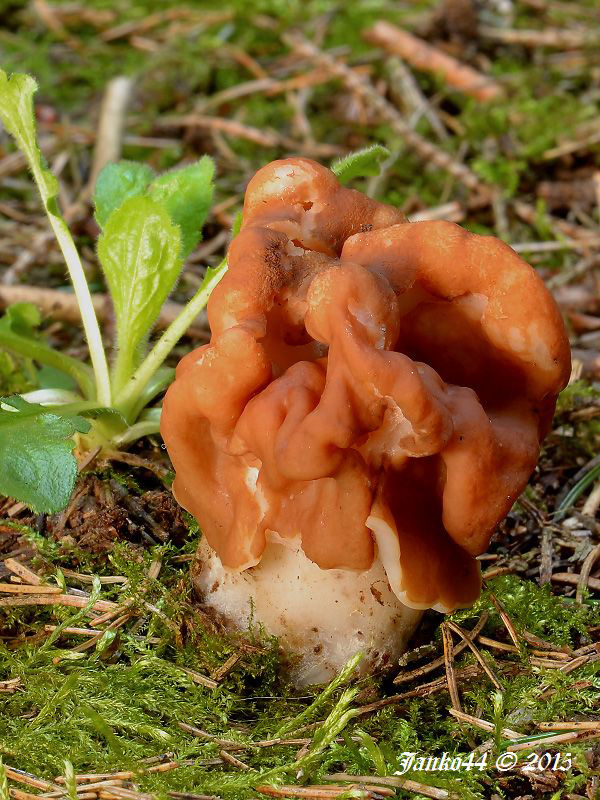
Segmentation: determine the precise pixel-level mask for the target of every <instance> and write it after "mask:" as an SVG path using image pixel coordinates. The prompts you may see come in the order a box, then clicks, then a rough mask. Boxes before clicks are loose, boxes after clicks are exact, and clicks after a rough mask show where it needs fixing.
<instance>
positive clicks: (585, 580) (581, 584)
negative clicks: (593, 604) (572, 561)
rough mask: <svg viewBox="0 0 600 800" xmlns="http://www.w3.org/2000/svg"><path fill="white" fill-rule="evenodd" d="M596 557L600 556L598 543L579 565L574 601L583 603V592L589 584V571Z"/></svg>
mask: <svg viewBox="0 0 600 800" xmlns="http://www.w3.org/2000/svg"><path fill="white" fill-rule="evenodd" d="M598 558H600V544H598V545H596V547H594V549H593V550H592V551H591V552H590V553H589V554H588V555H587V557H586V559H585V561H584V562H583V566H582V567H581V572H580V573H579V580H578V581H577V592H576V593H575V601H576V602H577V603H580V604H581V603H583V592H584V591H585V589H587V587H588V586H589V582H590V573H591V571H592V567H593V566H594V564H595V563H596V561H597V560H598Z"/></svg>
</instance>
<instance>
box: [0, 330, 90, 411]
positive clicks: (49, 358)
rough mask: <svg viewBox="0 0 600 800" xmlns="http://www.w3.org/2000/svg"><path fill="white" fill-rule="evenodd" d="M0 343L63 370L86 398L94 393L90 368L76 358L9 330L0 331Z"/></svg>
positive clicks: (19, 353) (21, 354)
mask: <svg viewBox="0 0 600 800" xmlns="http://www.w3.org/2000/svg"><path fill="white" fill-rule="evenodd" d="M0 345H2V346H3V347H5V348H6V349H7V350H10V351H11V352H13V353H16V354H17V355H20V356H25V357H26V358H32V359H33V360H34V361H39V363H40V364H47V365H48V366H49V367H54V368H55V369H58V370H60V371H61V372H64V373H65V375H69V376H70V377H71V378H73V380H74V381H75V382H76V383H77V385H78V386H79V388H80V389H81V391H82V393H83V395H84V396H85V397H87V398H88V399H92V398H93V397H94V395H95V394H96V387H95V386H94V379H93V376H92V373H91V370H90V368H89V367H88V366H87V365H86V364H82V363H81V361H77V359H76V358H71V356H67V355H65V354H64V353H59V352H58V350H54V349H53V348H52V347H48V345H45V344H42V343H41V342H36V341H35V340H34V339H27V338H25V337H24V336H19V335H18V334H16V333H11V332H9V331H0Z"/></svg>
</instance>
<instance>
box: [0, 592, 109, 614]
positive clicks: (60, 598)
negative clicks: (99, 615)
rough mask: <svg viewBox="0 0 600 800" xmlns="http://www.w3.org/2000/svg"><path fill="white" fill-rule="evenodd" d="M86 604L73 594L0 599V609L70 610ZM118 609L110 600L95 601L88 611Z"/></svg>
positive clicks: (85, 598)
mask: <svg viewBox="0 0 600 800" xmlns="http://www.w3.org/2000/svg"><path fill="white" fill-rule="evenodd" d="M87 604H88V598H87V597H80V596H79V595H73V594H32V595H29V596H27V595H23V596H22V597H0V608H2V607H7V606H51V605H54V606H71V607H72V608H85V607H86V606H87ZM115 608H118V606H117V604H116V603H112V602H111V601H110V600H97V601H96V602H95V603H94V605H93V606H92V607H91V608H90V611H108V610H112V609H115Z"/></svg>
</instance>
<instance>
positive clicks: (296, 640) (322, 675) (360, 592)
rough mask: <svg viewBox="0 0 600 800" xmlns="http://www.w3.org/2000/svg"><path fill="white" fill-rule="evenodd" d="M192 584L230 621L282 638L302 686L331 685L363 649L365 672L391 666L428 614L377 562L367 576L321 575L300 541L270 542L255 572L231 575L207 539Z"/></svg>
mask: <svg viewBox="0 0 600 800" xmlns="http://www.w3.org/2000/svg"><path fill="white" fill-rule="evenodd" d="M192 580H193V583H194V587H195V589H196V590H197V591H198V593H199V594H200V596H201V598H202V600H203V601H204V603H205V604H206V605H207V606H209V607H210V608H212V609H214V610H215V611H216V612H217V613H218V614H219V615H220V616H221V617H222V618H223V619H224V620H225V622H226V623H227V624H229V625H230V626H232V627H233V628H236V629H238V630H244V629H246V628H247V627H248V626H249V624H250V623H251V622H254V623H255V624H261V625H262V626H263V627H264V628H265V630H266V631H267V632H268V633H270V634H273V635H275V636H277V637H278V638H279V640H280V642H281V645H282V647H283V649H284V650H285V651H286V653H287V654H288V655H289V656H290V665H291V667H290V668H291V678H292V681H293V682H294V683H295V684H296V685H297V686H307V685H309V684H315V683H325V682H327V681H329V680H331V679H332V678H334V677H335V676H336V675H337V674H338V672H339V671H340V669H341V668H342V667H343V666H344V664H345V663H346V662H347V661H348V660H349V659H350V658H351V657H352V656H353V655H355V654H356V653H357V652H358V651H362V652H363V653H364V654H365V658H364V659H363V660H362V661H361V664H360V671H361V672H362V673H363V674H365V673H368V672H372V671H373V670H374V669H377V668H382V667H385V666H387V665H390V664H393V663H394V661H395V660H396V659H397V658H398V657H399V656H400V655H401V654H402V653H403V652H404V651H405V650H406V646H407V643H408V640H409V639H410V637H411V636H412V634H413V633H414V631H415V629H416V627H417V625H418V623H419V621H420V619H421V617H422V615H423V612H422V611H420V610H415V609H413V608H408V606H405V605H403V604H402V603H401V602H400V601H399V600H398V598H397V597H396V595H395V594H393V592H392V591H391V589H390V586H389V583H388V580H387V577H386V574H385V572H384V569H383V566H382V564H381V562H380V561H379V559H378V558H376V559H375V561H374V563H373V566H372V567H371V568H370V569H369V570H367V571H366V572H352V571H349V570H341V569H330V570H323V569H321V568H320V567H318V566H317V565H316V564H315V563H314V562H312V561H310V560H309V559H308V558H307V557H306V556H305V555H304V552H303V550H302V549H301V548H300V547H299V546H298V544H297V543H296V542H286V543H285V544H282V543H281V542H280V541H274V540H272V541H270V542H269V543H268V544H267V547H266V550H265V552H264V554H263V556H262V559H261V561H260V562H259V563H258V564H257V565H256V566H255V567H250V568H249V569H246V570H244V571H243V572H231V571H228V570H225V569H224V567H223V565H222V564H221V561H220V559H219V557H218V556H217V554H216V553H215V552H214V550H212V548H211V547H210V546H209V544H208V543H207V541H206V539H205V538H203V539H202V540H201V542H200V545H199V548H198V552H197V558H196V563H195V565H194V567H193V570H192Z"/></svg>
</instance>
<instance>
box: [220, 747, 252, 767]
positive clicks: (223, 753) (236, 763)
mask: <svg viewBox="0 0 600 800" xmlns="http://www.w3.org/2000/svg"><path fill="white" fill-rule="evenodd" d="M219 755H220V757H221V758H222V759H223V761H226V762H227V763H228V764H231V766H232V767H237V769H243V770H249V769H252V767H250V766H249V765H248V764H245V763H244V762H243V761H240V759H239V758H236V757H235V756H232V755H231V753H228V752H227V750H219Z"/></svg>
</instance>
